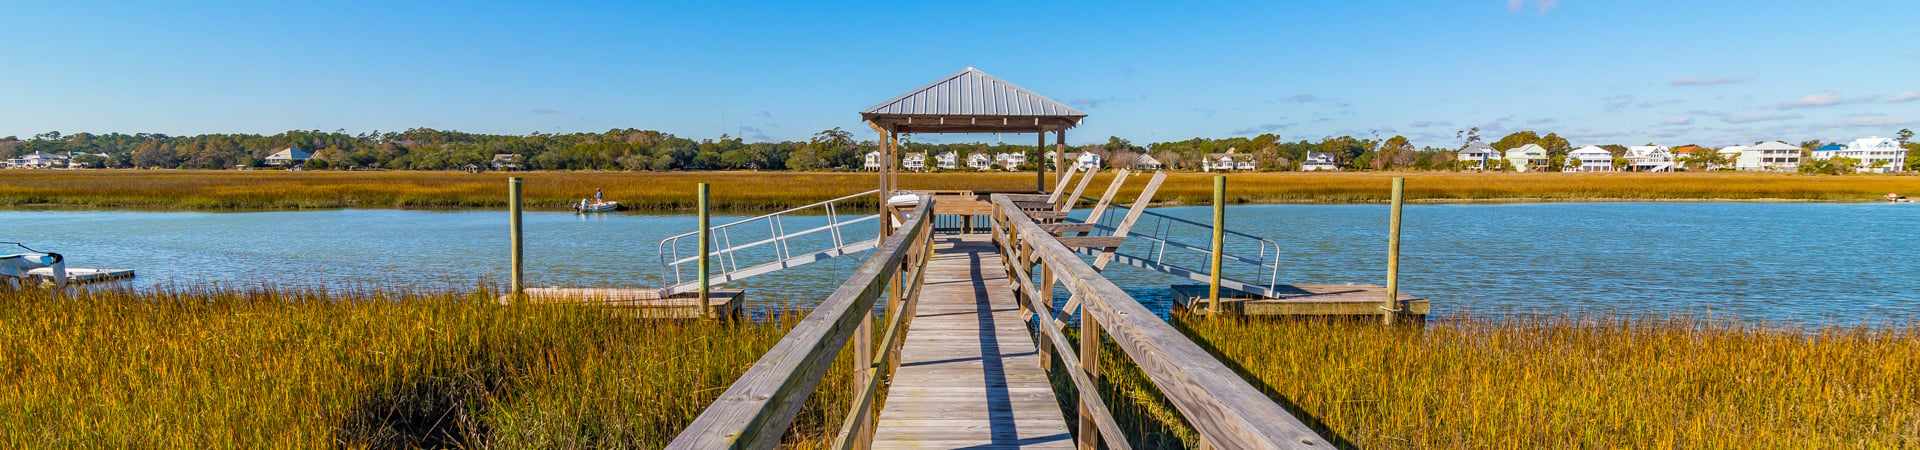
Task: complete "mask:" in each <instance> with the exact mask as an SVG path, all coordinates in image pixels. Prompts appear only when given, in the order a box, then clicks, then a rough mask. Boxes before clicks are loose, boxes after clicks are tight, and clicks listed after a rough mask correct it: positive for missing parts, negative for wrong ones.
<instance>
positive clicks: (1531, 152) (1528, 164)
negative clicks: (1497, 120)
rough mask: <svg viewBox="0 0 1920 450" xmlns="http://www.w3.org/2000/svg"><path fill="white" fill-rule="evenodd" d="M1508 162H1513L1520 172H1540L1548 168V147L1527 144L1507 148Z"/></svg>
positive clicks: (1515, 168)
mask: <svg viewBox="0 0 1920 450" xmlns="http://www.w3.org/2000/svg"><path fill="white" fill-rule="evenodd" d="M1506 156H1507V162H1508V163H1512V164H1513V170H1514V171H1518V172H1538V171H1542V170H1546V169H1547V148H1546V147H1541V146H1539V145H1536V144H1527V145H1522V146H1519V147H1514V148H1512V149H1509V150H1507V153H1506Z"/></svg>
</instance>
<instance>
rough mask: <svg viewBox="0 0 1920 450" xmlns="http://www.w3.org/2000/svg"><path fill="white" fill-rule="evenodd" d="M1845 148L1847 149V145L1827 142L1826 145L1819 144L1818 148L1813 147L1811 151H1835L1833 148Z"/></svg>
mask: <svg viewBox="0 0 1920 450" xmlns="http://www.w3.org/2000/svg"><path fill="white" fill-rule="evenodd" d="M1846 149H1847V146H1845V145H1840V144H1827V145H1822V146H1820V148H1816V149H1813V151H1816V152H1830V151H1835V150H1846Z"/></svg>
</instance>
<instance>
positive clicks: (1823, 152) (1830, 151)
mask: <svg viewBox="0 0 1920 450" xmlns="http://www.w3.org/2000/svg"><path fill="white" fill-rule="evenodd" d="M1846 150H1847V146H1845V145H1840V144H1827V145H1822V146H1820V148H1816V149H1813V151H1811V152H1808V155H1807V156H1808V157H1810V158H1813V159H1816V160H1821V159H1833V157H1835V156H1843V155H1841V153H1843V152H1845V151H1846Z"/></svg>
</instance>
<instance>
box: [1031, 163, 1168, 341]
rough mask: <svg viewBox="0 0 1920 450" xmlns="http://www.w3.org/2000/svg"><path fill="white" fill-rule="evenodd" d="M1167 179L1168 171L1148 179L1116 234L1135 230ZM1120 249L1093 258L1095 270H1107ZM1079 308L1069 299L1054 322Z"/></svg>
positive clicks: (1124, 233) (1115, 230)
mask: <svg viewBox="0 0 1920 450" xmlns="http://www.w3.org/2000/svg"><path fill="white" fill-rule="evenodd" d="M1166 180H1167V173H1166V172H1165V171H1156V172H1154V173H1153V179H1151V180H1148V181H1147V188H1146V189H1141V190H1140V197H1138V198H1134V199H1133V206H1132V207H1129V208H1127V217H1126V218H1125V219H1122V220H1120V224H1119V225H1118V226H1115V227H1113V228H1114V230H1113V235H1114V236H1121V237H1125V236H1126V235H1127V233H1129V232H1132V231H1133V223H1134V222H1137V221H1139V220H1140V215H1141V214H1143V213H1146V212H1147V204H1149V203H1153V194H1154V193H1156V192H1159V191H1160V183H1161V182H1164V181H1166ZM1118 250H1120V247H1119V246H1114V247H1112V248H1108V249H1105V250H1103V251H1101V252H1100V255H1099V256H1096V257H1094V258H1093V270H1096V271H1102V270H1107V263H1111V262H1113V252H1115V251H1118ZM1079 308H1080V305H1078V304H1075V303H1074V302H1073V301H1072V300H1068V301H1067V304H1066V305H1063V306H1061V307H1060V316H1059V317H1055V318H1054V319H1053V320H1054V322H1056V323H1061V324H1065V323H1066V317H1067V316H1068V315H1072V314H1073V313H1074V311H1075V310H1078V309H1079ZM1063 326H1064V325H1063Z"/></svg>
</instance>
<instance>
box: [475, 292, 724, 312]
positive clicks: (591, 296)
mask: <svg viewBox="0 0 1920 450" xmlns="http://www.w3.org/2000/svg"><path fill="white" fill-rule="evenodd" d="M523 293H524V294H525V295H526V301H527V302H529V303H533V304H582V305H592V306H603V307H607V308H611V309H614V310H617V311H619V312H622V313H629V314H632V315H633V316H634V317H637V318H643V319H698V318H701V317H703V316H702V315H701V310H700V309H699V305H700V299H699V294H681V295H676V296H672V297H668V298H660V292H659V291H657V290H654V289H622V288H527V289H526V290H525V291H523ZM745 297H746V291H744V290H740V289H714V290H712V294H711V295H709V296H708V298H707V308H708V309H710V310H711V311H712V312H713V315H712V316H711V317H719V318H738V317H740V303H741V301H742V300H743V299H744V298H745ZM513 301H514V298H513V295H505V296H501V297H500V302H501V303H511V302H513Z"/></svg>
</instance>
